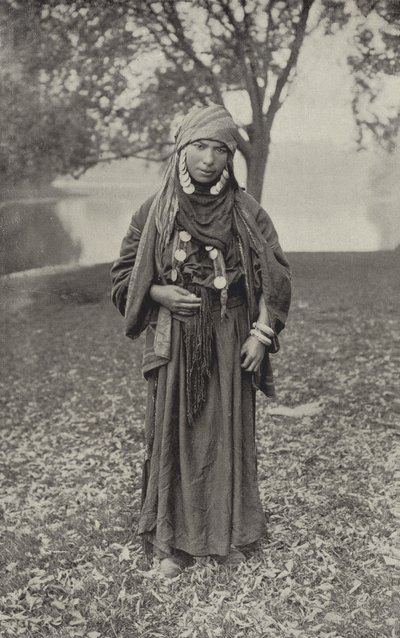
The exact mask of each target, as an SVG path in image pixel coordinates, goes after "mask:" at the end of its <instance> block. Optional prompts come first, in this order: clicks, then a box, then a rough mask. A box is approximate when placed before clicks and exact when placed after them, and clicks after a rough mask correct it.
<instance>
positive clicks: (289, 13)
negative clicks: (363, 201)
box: [0, 0, 399, 196]
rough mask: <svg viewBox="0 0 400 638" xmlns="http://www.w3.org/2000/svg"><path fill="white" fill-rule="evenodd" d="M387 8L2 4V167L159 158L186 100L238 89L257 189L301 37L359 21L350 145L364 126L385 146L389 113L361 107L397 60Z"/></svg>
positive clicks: (390, 130) (257, 2)
mask: <svg viewBox="0 0 400 638" xmlns="http://www.w3.org/2000/svg"><path fill="white" fill-rule="evenodd" d="M397 6H398V4H397V3H396V2H394V1H393V0H391V1H389V0H385V1H384V0H380V2H379V1H378V2H372V1H370V2H369V1H368V0H359V1H358V2H354V3H353V2H344V1H341V0H196V1H195V2H192V1H190V2H189V1H187V0H179V1H177V2H176V1H174V0H160V1H153V0H147V1H146V2H143V1H140V0H114V1H112V0H95V1H89V0H73V1H72V2H67V0H44V1H42V0H25V1H23V0H0V12H1V15H2V16H3V24H5V25H7V28H8V32H9V33H12V41H11V42H10V41H8V43H7V44H8V50H9V51H11V52H12V56H13V65H11V67H12V69H13V71H12V72H10V71H8V72H7V73H5V75H6V82H5V86H6V89H5V91H4V92H2V93H1V94H0V100H1V102H0V108H1V111H2V112H3V118H5V119H10V120H11V121H12V122H13V126H14V129H13V128H12V127H11V129H10V130H11V131H13V130H14V132H11V133H8V134H6V137H5V138H4V135H5V134H4V133H3V132H1V133H0V135H1V138H0V143H1V147H0V148H1V150H0V171H2V172H3V175H5V176H6V177H8V176H10V175H11V177H13V176H14V177H15V176H18V175H21V174H27V175H30V170H29V167H30V166H32V162H33V163H34V169H35V167H36V168H38V167H41V166H42V164H44V168H45V169H46V170H47V171H50V173H51V172H53V173H66V172H73V173H76V174H79V172H81V171H84V170H86V169H87V168H88V167H90V166H93V165H95V164H96V163H97V162H99V161H101V160H104V159H107V158H116V157H130V156H139V157H146V158H150V159H163V158H164V157H165V156H166V155H168V152H169V150H170V144H171V121H172V120H173V119H174V118H176V117H178V116H179V115H181V114H182V113H184V112H186V111H187V110H188V109H189V108H190V107H191V106H193V104H205V103H209V102H219V103H223V102H224V101H225V100H226V99H227V96H230V97H232V96H237V98H238V100H239V101H240V103H243V104H244V105H245V107H246V108H244V110H243V114H242V117H241V116H240V114H239V117H238V120H239V121H238V123H239V124H240V126H241V139H240V143H239V150H240V152H241V153H242V155H243V156H244V158H245V161H246V165H247V169H248V188H249V190H250V191H251V192H253V194H255V195H256V196H260V193H261V188H262V183H263V177H264V173H265V167H266V163H267V159H268V153H269V146H270V141H271V131H272V127H273V124H274V122H275V118H276V115H277V113H278V112H279V109H280V108H281V106H282V104H283V103H284V100H285V99H286V97H287V94H288V89H289V87H290V84H291V82H292V80H293V78H294V76H295V72H296V67H297V63H298V58H299V55H300V52H301V50H302V46H303V43H304V41H305V39H306V38H307V37H309V35H310V33H311V32H312V31H313V30H315V29H320V30H321V33H325V34H326V35H328V34H334V33H335V32H336V31H337V30H339V29H341V28H342V27H343V26H344V25H346V24H347V23H348V22H349V20H351V19H354V18H357V17H358V19H359V28H358V31H357V40H356V41H355V48H356V50H355V53H354V55H353V56H352V57H351V58H350V59H349V62H350V65H351V68H352V69H353V72H354V79H355V84H354V95H353V110H354V113H355V115H356V120H357V123H358V125H359V130H360V142H362V141H363V140H364V138H365V132H366V130H367V129H368V130H369V131H372V133H373V134H374V135H376V136H378V137H379V138H380V139H381V140H383V141H384V143H389V141H390V140H391V139H392V137H393V135H394V132H395V130H396V126H397V123H396V122H397V120H396V115H397V114H396V115H395V114H392V116H391V118H389V119H387V120H384V121H382V119H381V118H380V117H379V116H378V114H376V119H375V120H374V121H373V122H371V121H368V118H367V120H366V119H365V106H366V100H367V106H368V107H370V105H371V104H373V95H374V91H376V84H377V81H376V75H377V74H378V75H379V76H382V75H383V74H393V73H394V72H395V66H396V65H398V64H399V60H398V58H396V55H397V53H398V46H399V41H398V37H399V36H398V32H396V31H395V29H394V27H393V20H394V18H395V17H396V15H397V14H396V11H397V10H398V9H397ZM371 16H372V17H373V19H372V20H371ZM369 22H371V25H370V26H369ZM32 26H33V27H34V28H32ZM28 31H30V34H31V35H30V36H29V37H27V32H28ZM369 33H370V34H372V35H371V37H370V36H369V35H368V34H369ZM368 37H369V38H370V39H369V40H368ZM376 38H380V39H381V41H382V42H383V43H384V44H385V48H384V49H382V50H381V51H380V52H378V50H375V49H373V48H372V47H373V46H375V45H374V44H373V43H374V42H375V39H376ZM327 46H329V45H328V40H327ZM6 51H7V46H6ZM393 60H394V62H393ZM17 73H19V74H20V77H22V78H23V80H24V81H23V83H22V85H21V82H19V81H18V80H16V74H17ZM3 75H4V71H3ZM7 83H8V84H7ZM10 96H11V99H10ZM366 96H367V98H366ZM368 98H369V99H368ZM32 105H33V108H32ZM4 114H5V115H4ZM249 114H251V115H250V116H249ZM368 117H369V120H371V116H368ZM19 127H20V128H19ZM22 132H23V133H24V134H23V135H22ZM7 135H8V137H7ZM20 138H23V140H21V139H20ZM10 158H14V159H10Z"/></svg>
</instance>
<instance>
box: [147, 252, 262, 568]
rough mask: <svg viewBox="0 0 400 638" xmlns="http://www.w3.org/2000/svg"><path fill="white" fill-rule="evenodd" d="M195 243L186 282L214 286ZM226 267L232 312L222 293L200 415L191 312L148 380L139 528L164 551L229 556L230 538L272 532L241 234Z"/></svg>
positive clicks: (177, 320) (240, 541) (176, 326)
mask: <svg viewBox="0 0 400 638" xmlns="http://www.w3.org/2000/svg"><path fill="white" fill-rule="evenodd" d="M186 250H187V259H186V260H185V263H184V264H183V265H182V268H181V270H180V272H179V277H180V280H178V282H177V283H178V284H179V285H183V286H185V283H188V282H193V281H194V282H196V283H199V282H202V283H203V284H205V285H210V286H211V285H212V278H213V276H212V266H211V262H210V260H207V258H206V254H205V253H204V249H203V247H202V246H200V245H199V244H198V243H197V242H190V243H189V244H187V246H186ZM168 257H169V258H168ZM170 257H171V255H170V254H169V255H168V256H167V258H166V275H167V279H168V274H169V273H170V272H171V269H172V268H171V263H170V262H171V259H170ZM226 268H227V276H228V281H229V283H230V284H231V285H230V287H229V289H228V295H229V296H228V302H227V308H226V314H225V316H224V318H221V305H220V300H219V295H218V294H214V295H213V309H212V315H211V316H212V348H213V351H212V367H211V375H210V378H209V380H208V384H207V396H206V402H205V404H204V406H203V408H202V410H201V412H200V414H199V415H198V416H197V418H196V419H195V422H194V423H193V424H189V423H188V420H187V411H186V391H185V384H186V370H185V356H184V354H185V353H184V348H185V344H184V342H183V334H182V332H183V331H182V324H183V322H184V321H187V320H188V319H187V318H185V317H184V316H182V315H181V316H179V315H175V316H173V321H172V340H171V359H170V361H169V363H168V364H167V365H164V366H161V367H160V368H158V370H157V371H155V372H154V374H153V375H151V376H150V379H149V397H151V400H150V401H149V403H148V410H147V415H146V419H147V426H148V427H147V431H148V432H150V438H151V440H150V441H148V447H149V452H150V459H149V467H148V477H147V481H146V483H147V485H146V493H145V498H144V502H143V507H142V511H141V516H140V521H139V533H140V534H142V536H143V538H144V539H145V540H146V541H148V542H150V543H151V544H152V545H153V547H154V549H155V550H156V552H157V551H158V552H161V553H163V554H169V553H171V551H173V550H182V551H185V552H187V553H189V554H191V555H193V556H204V555H221V556H224V555H226V554H228V553H229V549H230V546H231V545H235V546H243V545H247V544H250V543H253V542H254V541H256V540H258V539H259V538H260V537H261V536H262V535H263V534H264V532H265V515H264V512H263V509H262V505H261V502H260V498H259V492H258V486H257V472H256V449H255V432H254V427H255V425H254V424H255V415H254V407H255V396H254V392H255V391H254V388H253V385H252V374H251V373H249V372H246V371H244V370H243V369H242V368H241V356H240V350H241V346H242V345H243V343H244V341H245V340H246V338H247V336H248V333H249V320H248V312H247V305H246V300H245V295H244V289H243V287H242V286H241V282H242V273H241V268H240V257H239V255H238V251H237V245H236V243H235V241H234V240H232V244H231V246H230V249H229V252H228V255H227V256H226Z"/></svg>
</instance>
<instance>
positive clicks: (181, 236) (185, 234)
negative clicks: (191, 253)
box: [179, 230, 192, 242]
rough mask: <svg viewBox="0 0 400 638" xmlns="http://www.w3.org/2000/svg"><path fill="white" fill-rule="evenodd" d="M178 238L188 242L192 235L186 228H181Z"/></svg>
mask: <svg viewBox="0 0 400 638" xmlns="http://www.w3.org/2000/svg"><path fill="white" fill-rule="evenodd" d="M179 239H180V240H181V241H184V242H188V241H190V240H191V239H192V235H191V234H190V233H188V232H187V231H186V230H181V231H180V232H179Z"/></svg>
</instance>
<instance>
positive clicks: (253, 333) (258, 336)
mask: <svg viewBox="0 0 400 638" xmlns="http://www.w3.org/2000/svg"><path fill="white" fill-rule="evenodd" d="M250 335H251V336H252V337H255V338H256V339H257V340H258V341H259V342H260V343H262V344H263V346H270V345H271V339H270V338H269V337H266V336H265V335H264V334H263V333H262V332H261V331H260V330H258V329H257V328H252V329H251V330H250Z"/></svg>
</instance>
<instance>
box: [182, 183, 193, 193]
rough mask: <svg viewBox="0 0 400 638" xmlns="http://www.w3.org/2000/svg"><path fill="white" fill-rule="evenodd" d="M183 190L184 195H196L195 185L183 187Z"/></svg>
mask: <svg viewBox="0 0 400 638" xmlns="http://www.w3.org/2000/svg"><path fill="white" fill-rule="evenodd" d="M182 190H183V192H184V193H187V194H188V195H191V194H192V193H194V185H193V184H190V186H182Z"/></svg>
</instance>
